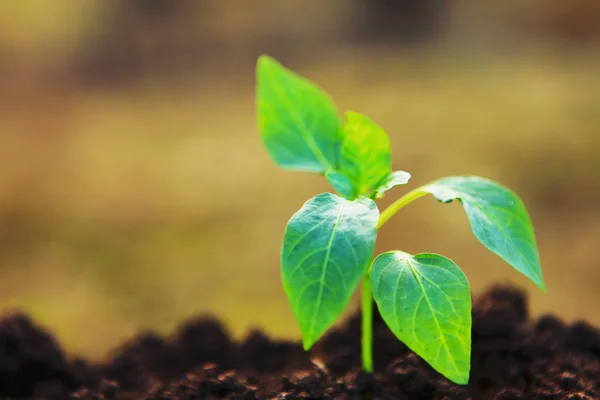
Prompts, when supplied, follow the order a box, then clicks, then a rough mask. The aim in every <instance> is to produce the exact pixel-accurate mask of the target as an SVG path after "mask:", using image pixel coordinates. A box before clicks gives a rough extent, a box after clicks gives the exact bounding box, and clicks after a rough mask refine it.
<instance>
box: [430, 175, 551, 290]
mask: <svg viewBox="0 0 600 400" xmlns="http://www.w3.org/2000/svg"><path fill="white" fill-rule="evenodd" d="M423 190H424V191H425V192H428V193H431V194H433V196H435V198H436V199H437V200H439V201H441V202H444V203H448V202H451V201H452V200H454V199H458V200H459V201H460V203H461V204H462V206H463V208H464V209H465V212H466V213H467V217H468V218H469V221H470V223H471V229H472V230H473V233H474V234H475V237H477V239H479V241H480V242H481V243H482V244H483V245H484V246H485V247H486V248H488V249H489V250H490V251H492V252H493V253H495V254H497V255H498V256H500V257H501V258H502V259H503V260H504V261H506V262H507V263H509V264H510V265H512V266H513V267H514V268H515V269H516V270H517V271H519V272H521V273H522V274H524V275H525V276H527V277H528V278H529V279H531V280H532V281H533V282H534V283H535V284H536V285H538V286H539V287H540V288H541V289H542V290H546V289H545V287H544V280H543V278H542V267H541V265H540V257H539V253H538V249H537V245H536V240H535V234H534V231H533V226H532V224H531V220H530V218H529V214H528V213H527V210H526V209H525V206H524V205H523V202H522V201H521V199H520V198H519V197H518V196H517V195H516V194H515V193H513V192H512V191H510V190H509V189H507V188H505V187H504V186H501V185H500V184H498V183H496V182H493V181H491V180H489V179H485V178H480V177H476V176H465V177H461V176H451V177H447V178H442V179H440V180H438V181H435V182H433V183H431V184H429V185H427V186H425V187H423Z"/></svg>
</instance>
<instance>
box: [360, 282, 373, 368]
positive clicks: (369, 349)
mask: <svg viewBox="0 0 600 400" xmlns="http://www.w3.org/2000/svg"><path fill="white" fill-rule="evenodd" d="M361 304H362V337H361V344H362V364H363V369H364V370H365V372H367V373H369V374H370V373H372V372H373V299H372V294H371V279H370V278H369V274H365V277H364V279H363V284H362V302H361Z"/></svg>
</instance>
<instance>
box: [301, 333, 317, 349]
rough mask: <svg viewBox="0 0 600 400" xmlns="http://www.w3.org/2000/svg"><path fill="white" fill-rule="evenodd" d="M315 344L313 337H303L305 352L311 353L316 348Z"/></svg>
mask: <svg viewBox="0 0 600 400" xmlns="http://www.w3.org/2000/svg"><path fill="white" fill-rule="evenodd" d="M315 343H316V340H315V339H313V338H312V337H305V336H302V347H303V348H304V351H309V350H310V349H311V348H312V347H313V346H314V344H315Z"/></svg>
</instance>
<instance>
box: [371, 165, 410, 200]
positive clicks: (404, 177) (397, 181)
mask: <svg viewBox="0 0 600 400" xmlns="http://www.w3.org/2000/svg"><path fill="white" fill-rule="evenodd" d="M409 180H410V174H409V173H408V172H405V171H394V172H392V173H391V174H389V175H388V177H387V178H386V179H385V181H383V183H382V184H381V185H380V186H379V187H378V188H377V190H376V193H377V195H376V197H377V198H378V199H380V198H382V197H383V195H384V193H385V192H387V191H388V190H390V189H391V188H393V187H394V186H398V185H406V184H407V183H408V181H409Z"/></svg>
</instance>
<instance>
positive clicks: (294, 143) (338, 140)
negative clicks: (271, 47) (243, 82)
mask: <svg viewBox="0 0 600 400" xmlns="http://www.w3.org/2000/svg"><path fill="white" fill-rule="evenodd" d="M256 80H257V99H256V100H257V113H258V124H259V130H260V134H261V137H262V140H263V143H264V145H265V147H266V149H267V151H268V152H269V155H270V156H271V158H272V159H273V161H275V163H277V164H278V165H279V166H280V167H282V168H284V169H290V170H297V171H309V172H317V173H324V172H326V171H329V170H334V169H335V168H336V167H337V165H338V158H339V154H340V149H341V144H342V123H341V120H340V117H339V115H338V113H337V110H336V107H335V105H334V103H333V101H332V100H331V98H330V97H329V96H328V95H327V94H326V93H325V92H324V91H322V90H321V89H320V88H319V87H317V86H316V85H315V84H313V83H312V82H310V81H309V80H307V79H305V78H303V77H301V76H299V75H297V74H296V73H294V72H292V71H290V70H289V69H286V68H285V67H283V66H282V65H281V64H280V63H279V62H277V61H276V60H274V59H272V58H271V57H268V56H266V55H263V56H260V57H259V59H258V62H257V67H256Z"/></svg>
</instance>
